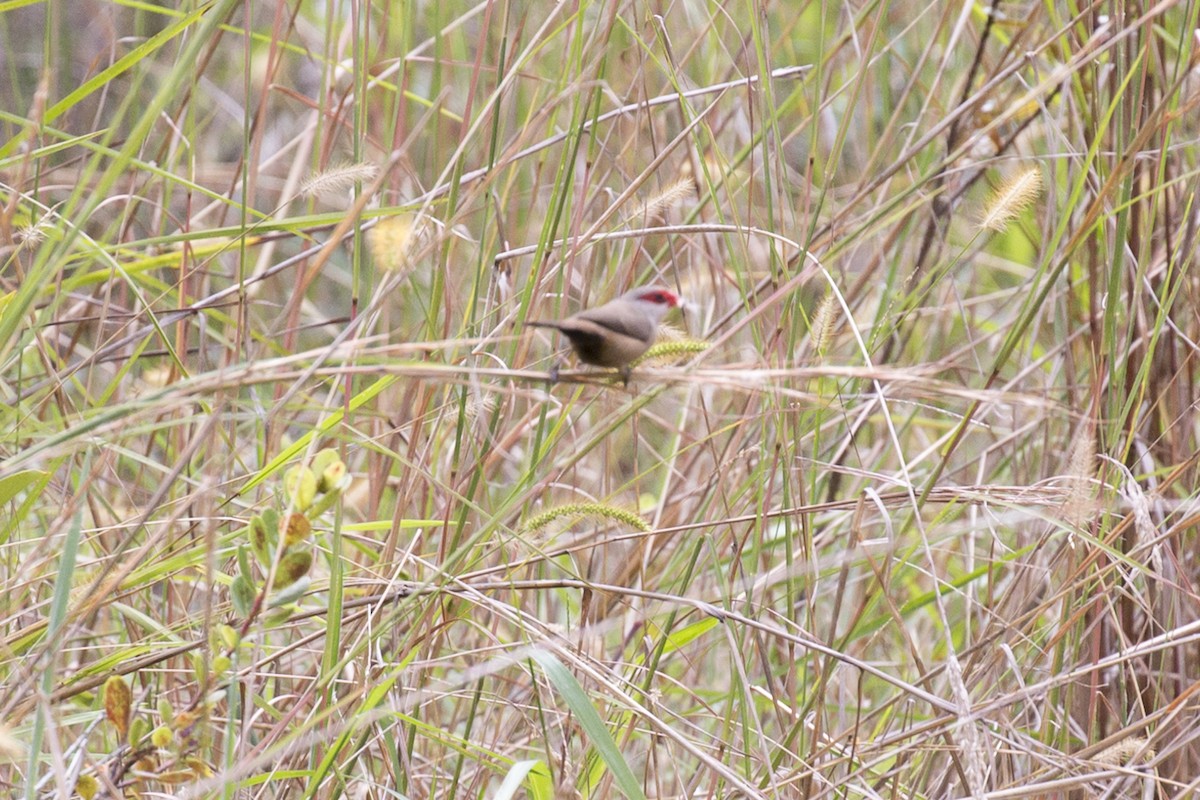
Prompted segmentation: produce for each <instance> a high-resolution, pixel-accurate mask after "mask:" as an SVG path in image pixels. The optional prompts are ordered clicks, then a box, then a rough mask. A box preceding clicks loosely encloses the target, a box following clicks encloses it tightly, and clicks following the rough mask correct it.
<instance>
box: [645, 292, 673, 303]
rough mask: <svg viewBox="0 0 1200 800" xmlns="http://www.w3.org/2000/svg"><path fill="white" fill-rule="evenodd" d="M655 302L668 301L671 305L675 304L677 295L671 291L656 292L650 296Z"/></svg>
mask: <svg viewBox="0 0 1200 800" xmlns="http://www.w3.org/2000/svg"><path fill="white" fill-rule="evenodd" d="M650 299H651V300H652V301H654V302H655V303H666V304H667V305H669V306H673V305H675V295H673V294H671V293H670V292H655V293H654V296H653V297H651V298H650Z"/></svg>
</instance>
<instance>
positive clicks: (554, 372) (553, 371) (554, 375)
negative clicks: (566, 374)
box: [550, 364, 560, 384]
mask: <svg viewBox="0 0 1200 800" xmlns="http://www.w3.org/2000/svg"><path fill="white" fill-rule="evenodd" d="M559 366H560V365H559V364H555V365H554V366H553V367H551V368H550V383H551V384H555V383H558V368H559Z"/></svg>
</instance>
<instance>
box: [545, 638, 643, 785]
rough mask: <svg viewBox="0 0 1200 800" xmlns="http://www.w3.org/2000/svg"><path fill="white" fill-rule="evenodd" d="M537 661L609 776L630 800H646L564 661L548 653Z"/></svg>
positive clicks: (598, 716) (597, 714)
mask: <svg viewBox="0 0 1200 800" xmlns="http://www.w3.org/2000/svg"><path fill="white" fill-rule="evenodd" d="M533 660H534V661H536V662H537V663H538V666H540V667H541V668H542V672H544V673H545V674H546V678H547V679H549V681H550V683H551V684H553V685H554V688H555V689H557V690H558V693H559V695H560V696H561V697H562V698H563V700H566V701H567V705H568V706H570V707H571V711H572V713H574V714H575V717H576V719H578V720H579V724H580V726H581V727H582V728H583V731H584V733H586V734H587V737H588V739H589V740H590V741H591V743H592V746H593V747H595V748H596V752H597V753H599V754H600V758H601V759H602V760H603V761H604V763H605V765H606V766H607V767H608V769H609V772H611V773H612V774H613V779H614V780H615V781H616V783H617V786H618V787H619V788H620V789H621V791H622V792H623V793H624V794H625V796H626V797H628V798H630V800H645V798H646V795H645V794H643V793H642V786H641V784H639V783H638V781H637V778H635V777H634V775H633V770H631V769H630V768H629V764H628V763H626V761H625V757H624V756H622V755H621V751H620V750H619V749H618V748H617V743H616V742H615V741H613V738H612V736H611V735H610V734H609V732H608V727H607V726H606V725H605V724H604V720H602V719H601V718H600V714H599V712H597V711H596V707H595V706H593V705H592V703H591V701H590V700H589V699H588V696H587V693H586V692H584V691H583V687H582V686H580V685H579V682H578V681H576V680H575V676H574V675H572V674H571V673H570V671H569V670H568V669H567V668H566V667H565V666H563V663H562V662H561V661H559V660H558V659H557V658H555V657H554V656H553V655H552V654H550V653H547V652H546V651H544V650H535V651H534V653H533Z"/></svg>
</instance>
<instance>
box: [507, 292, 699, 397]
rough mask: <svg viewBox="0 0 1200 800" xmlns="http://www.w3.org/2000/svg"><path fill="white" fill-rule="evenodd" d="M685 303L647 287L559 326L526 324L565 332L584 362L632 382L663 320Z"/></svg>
mask: <svg viewBox="0 0 1200 800" xmlns="http://www.w3.org/2000/svg"><path fill="white" fill-rule="evenodd" d="M683 303H684V300H683V298H682V297H680V296H679V295H677V294H675V293H674V292H672V291H671V290H670V289H666V288H663V287H662V286H643V287H641V288H639V289H633V290H630V291H628V292H626V293H625V294H623V295H621V296H620V297H618V298H617V299H616V300H612V301H610V302H608V303H605V304H604V305H602V306H596V307H595V308H589V309H587V310H586V311H580V312H579V313H578V314H574V315H572V316H570V317H567V318H566V319H561V320H559V321H557V322H542V321H540V320H530V321H529V322H526V323H525V324H526V325H533V326H536V327H539V328H555V329H557V330H559V331H561V332H562V334H563V335H564V336H566V337H567V339H568V340H569V341H570V342H571V346H572V347H573V348H574V349H575V355H577V356H579V360H580V361H582V362H583V363H585V364H592V365H594V366H597V367H615V368H617V369H619V370H621V374H622V375H623V376H624V377H625V380H626V381H628V380H629V365H630V364H631V363H633V361H635V360H636V359H637V357H638V356H640V355H641V354H642V353H644V352H646V351H647V350H649V349H650V345H652V344H654V337H655V336H656V335H657V334H658V324H659V323H660V322H662V318H663V316H664V315H665V314H666V313H667V312H668V311H670V310H671V309H672V308H675V307H676V306H681V305H683Z"/></svg>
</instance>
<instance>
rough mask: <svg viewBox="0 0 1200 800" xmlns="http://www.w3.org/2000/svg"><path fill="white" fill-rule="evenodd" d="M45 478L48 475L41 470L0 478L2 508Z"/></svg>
mask: <svg viewBox="0 0 1200 800" xmlns="http://www.w3.org/2000/svg"><path fill="white" fill-rule="evenodd" d="M44 477H46V473H44V472H42V471H41V470H37V469H27V470H24V471H22V472H14V473H13V474H12V475H6V476H4V477H3V478H0V506H2V505H4V504H5V503H7V502H8V501H9V500H12V499H13V498H14V497H16V496H17V495H18V494H20V493H21V492H22V491H24V490H25V489H26V488H28V487H29V485H30V484H32V483H34V482H36V481H38V480H40V479H41V478H44Z"/></svg>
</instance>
